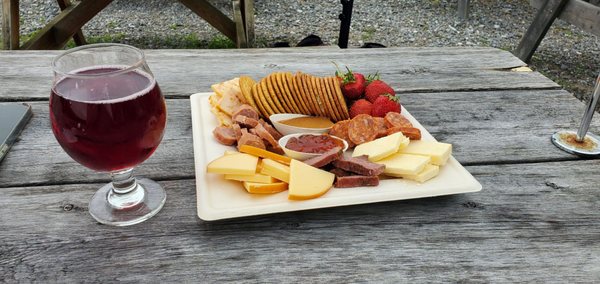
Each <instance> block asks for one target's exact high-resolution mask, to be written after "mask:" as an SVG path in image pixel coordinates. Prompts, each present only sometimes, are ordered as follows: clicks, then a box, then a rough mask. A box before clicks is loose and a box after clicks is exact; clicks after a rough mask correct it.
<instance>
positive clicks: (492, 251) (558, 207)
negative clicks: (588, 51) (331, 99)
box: [0, 47, 600, 283]
mask: <svg viewBox="0 0 600 284" xmlns="http://www.w3.org/2000/svg"><path fill="white" fill-rule="evenodd" d="M57 54H59V51H1V52H0V62H1V63H2V64H0V86H1V87H0V101H2V102H14V101H19V102H21V101H22V102H29V103H30V104H31V105H32V106H33V111H34V117H33V119H32V121H30V123H29V125H28V126H27V128H26V129H25V130H24V132H23V133H22V135H21V139H20V141H18V142H17V143H16V144H15V145H14V147H13V148H12V150H11V151H10V152H9V153H8V155H7V157H6V158H5V159H4V161H2V163H0V240H1V241H0V255H1V257H0V279H2V280H3V281H5V282H8V283H13V282H31V281H36V282H46V283H52V282H101V283H102V282H116V281H125V282H151V283H156V282H175V283H178V282H201V283H204V282H223V281H236V282H270V283H280V282H306V283H315V282H332V281H333V282H388V283H403V282H408V281H418V282H492V283H494V282H536V283H546V282H562V283H565V282H588V283H590V282H598V281H600V210H599V209H600V190H599V188H600V182H599V181H600V178H599V177H600V175H599V173H600V160H589V159H581V158H579V157H576V156H573V155H570V154H567V153H565V152H562V151H560V150H559V149H557V148H556V147H554V146H553V145H552V144H551V142H550V135H551V134H552V133H553V132H554V131H556V130H558V129H576V128H577V126H578V123H579V121H580V119H581V115H582V111H583V108H584V105H583V104H582V103H581V102H579V101H578V100H577V99H575V98H574V97H573V96H572V95H571V94H569V93H568V92H567V91H565V90H563V89H561V87H560V86H559V85H557V84H556V83H554V82H552V81H551V80H549V79H548V78H546V77H544V76H543V75H541V74H540V73H538V72H527V71H525V72H519V71H515V70H514V68H515V67H520V66H523V65H524V63H523V62H522V61H520V60H519V59H517V58H516V57H514V56H513V55H512V54H511V53H509V52H508V51H503V50H499V49H494V48H424V47H420V48H387V49H347V50H341V49H337V48H291V49H252V50H148V51H147V58H148V61H149V65H150V66H151V69H152V70H153V72H154V74H155V75H156V78H157V80H158V82H159V83H160V85H161V87H162V90H163V91H164V94H165V95H166V97H167V107H168V113H169V117H168V124H167V130H166V134H165V137H164V140H163V142H162V144H161V146H160V147H159V148H158V150H157V151H156V153H155V154H154V155H153V156H152V157H151V158H150V159H149V160H147V161H146V162H145V163H143V164H142V165H141V166H140V167H139V168H138V169H137V171H136V172H137V174H138V175H143V176H146V177H149V178H152V179H154V180H156V181H158V182H159V183H160V184H161V185H163V186H164V188H165V189H166V190H167V192H168V196H167V203H166V205H165V207H164V208H163V209H162V211H161V212H160V213H159V214H158V215H156V216H155V217H153V218H152V219H150V220H148V221H146V222H144V223H141V224H139V225H135V226H130V227H111V226H105V225H100V224H98V223H96V222H95V221H94V220H93V219H92V217H91V216H89V214H88V212H87V207H88V200H89V199H90V198H91V196H92V195H93V193H94V192H95V191H96V190H97V189H98V188H99V187H100V186H101V185H102V184H104V183H106V182H108V178H107V176H106V175H104V174H100V173H95V172H93V171H91V170H88V169H86V168H84V167H83V166H81V165H79V164H77V163H75V162H74V161H73V160H72V159H71V158H70V157H68V156H67V155H66V154H65V152H64V151H63V150H62V149H61V148H60V147H59V145H58V143H57V142H56V140H55V139H54V137H53V135H52V131H51V129H50V122H49V119H48V96H49V93H50V91H49V90H50V85H51V81H52V72H51V68H50V61H51V59H52V58H53V57H54V56H56V55H57ZM332 61H335V62H337V63H339V64H340V65H345V64H348V65H349V66H350V67H352V68H353V69H355V70H357V71H362V72H364V73H374V72H375V71H379V72H380V73H381V76H382V77H383V78H384V79H385V80H386V81H388V82H390V83H391V85H392V87H393V88H394V89H396V90H397V91H398V93H399V94H400V95H401V101H402V103H403V105H404V106H405V107H406V108H407V109H408V110H409V111H410V112H411V114H412V115H413V116H415V117H416V119H417V120H419V121H420V122H421V123H422V124H423V125H424V126H425V127H426V128H427V129H428V130H429V131H430V132H431V133H432V134H433V135H434V136H435V137H436V138H437V139H438V140H441V141H444V142H449V143H452V144H453V145H454V156H455V157H456V158H457V159H458V161H459V162H461V163H462V164H463V165H464V166H465V167H466V168H467V170H469V171H470V172H471V173H472V174H473V175H474V177H475V178H476V179H477V180H478V181H479V182H480V183H481V184H482V185H483V190H482V191H481V192H477V193H469V194H460V195H453V196H443V197H436V198H425V199H415V200H406V201H393V202H385V203H376V204H365V205H356V206H346V207H337V208H328V209H319V210H309V211H302V212H289V213H283V214H273V215H265V216H256V217H246V218H240V219H233V220H225V221H218V222H205V221H202V220H200V219H199V218H198V217H197V215H196V196H195V178H194V162H193V161H194V157H193V149H192V126H191V119H190V103H189V99H188V98H189V95H190V94H192V93H196V92H203V91H209V90H210V85H211V84H213V83H215V82H219V81H223V80H227V79H230V78H232V77H234V76H239V75H242V74H248V75H251V76H252V77H254V78H255V79H257V78H261V77H263V76H265V75H266V74H269V73H270V72H273V71H279V70H289V71H296V70H301V71H303V72H307V73H311V74H315V75H331V74H333V72H334V66H333V65H332V63H331V62H332ZM520 70H522V69H520ZM590 131H592V132H595V133H600V123H599V120H598V119H596V120H595V121H594V122H593V123H592V125H591V128H590Z"/></svg>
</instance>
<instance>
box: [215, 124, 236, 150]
mask: <svg viewBox="0 0 600 284" xmlns="http://www.w3.org/2000/svg"><path fill="white" fill-rule="evenodd" d="M213 136H215V139H217V141H219V143H221V144H223V145H227V146H230V145H233V144H235V142H236V141H237V139H236V136H235V131H234V130H233V128H230V127H226V126H217V127H216V128H215V129H214V130H213Z"/></svg>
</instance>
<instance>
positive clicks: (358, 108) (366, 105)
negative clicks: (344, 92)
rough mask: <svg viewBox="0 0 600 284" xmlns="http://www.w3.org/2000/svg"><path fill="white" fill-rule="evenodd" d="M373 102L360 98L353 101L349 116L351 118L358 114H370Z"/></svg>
mask: <svg viewBox="0 0 600 284" xmlns="http://www.w3.org/2000/svg"><path fill="white" fill-rule="evenodd" d="M372 107H373V104H371V103H370V102H369V101H367V100H365V99H360V100H358V101H355V102H354V104H352V106H351V107H350V118H353V117H355V116H357V115H359V114H368V115H371V108H372Z"/></svg>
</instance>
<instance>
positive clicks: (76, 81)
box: [50, 43, 167, 226]
mask: <svg viewBox="0 0 600 284" xmlns="http://www.w3.org/2000/svg"><path fill="white" fill-rule="evenodd" d="M52 68H53V71H54V81H53V85H52V90H51V93H50V122H51V125H52V132H53V133H54V136H55V137H56V140H57V141H58V143H59V144H60V145H61V147H62V148H63V149H64V150H65V152H67V154H68V155H69V156H71V157H72V158H73V159H74V160H75V161H76V162H78V163H80V164H82V165H84V166H86V167H88V168H90V169H93V170H95V171H101V172H107V173H108V174H109V175H110V176H111V178H112V182H111V183H109V184H107V185H104V186H103V187H101V188H100V189H99V190H98V191H96V193H95V194H94V196H93V197H92V199H91V200H90V203H89V212H90V215H92V217H94V219H96V220H97V221H98V222H100V223H103V224H108V225H114V226H127V225H133V224H137V223H140V222H143V221H145V220H147V219H149V218H150V217H152V216H154V215H155V214H156V213H158V212H159V211H160V209H161V208H162V207H163V205H164V203H165V200H166V192H165V190H164V189H163V188H162V187H161V186H160V185H159V184H158V183H156V182H154V181H152V180H150V179H147V178H135V177H134V176H133V168H134V167H135V166H137V165H138V164H140V163H142V162H144V161H145V160H146V159H148V158H149V157H150V156H151V155H152V153H154V151H155V150H156V149H157V147H158V145H159V144H160V142H161V140H162V137H163V132H164V129H165V126H166V119H167V110H166V106H165V100H164V98H163V96H162V94H161V91H160V88H159V86H158V84H157V83H156V80H155V79H154V76H153V75H152V72H150V68H149V67H148V65H147V64H146V58H145V56H144V53H143V52H142V51H141V50H139V49H137V48H135V47H132V46H129V45H124V44H116V43H103V44H90V45H85V46H81V47H77V48H73V49H70V50H67V51H65V52H64V53H62V54H61V55H59V56H57V57H56V58H55V59H54V60H53V61H52Z"/></svg>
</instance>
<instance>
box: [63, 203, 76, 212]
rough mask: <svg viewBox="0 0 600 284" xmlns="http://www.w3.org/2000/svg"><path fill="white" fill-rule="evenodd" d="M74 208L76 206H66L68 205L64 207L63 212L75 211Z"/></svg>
mask: <svg viewBox="0 0 600 284" xmlns="http://www.w3.org/2000/svg"><path fill="white" fill-rule="evenodd" d="M74 207H75V205H73V204H66V205H64V206H63V210H64V211H71V210H73V208H74Z"/></svg>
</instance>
